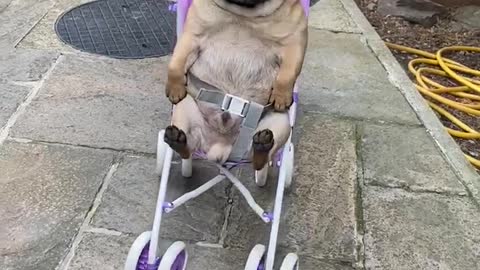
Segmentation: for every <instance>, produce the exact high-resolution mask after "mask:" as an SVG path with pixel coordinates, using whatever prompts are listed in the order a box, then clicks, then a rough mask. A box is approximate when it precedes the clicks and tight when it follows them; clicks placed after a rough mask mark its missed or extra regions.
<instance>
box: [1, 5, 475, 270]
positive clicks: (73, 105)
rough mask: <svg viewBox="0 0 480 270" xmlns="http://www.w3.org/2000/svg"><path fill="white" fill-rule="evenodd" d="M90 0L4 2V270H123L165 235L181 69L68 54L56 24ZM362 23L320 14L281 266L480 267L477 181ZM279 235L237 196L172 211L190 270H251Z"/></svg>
mask: <svg viewBox="0 0 480 270" xmlns="http://www.w3.org/2000/svg"><path fill="white" fill-rule="evenodd" d="M80 2H82V0H13V1H10V0H0V126H1V127H2V129H1V130H0V143H1V146H0V217H1V218H0V269H3V270H14V269H15V270H17V269H18V270H30V269H31V270H44V269H45V270H53V269H61V270H64V269H71V270H74V269H95V270H97V269H98V270H108V269H115V270H118V269H121V267H122V265H123V262H124V260H125V256H126V254H127V252H128V249H129V247H130V245H131V243H132V241H133V240H134V239H135V237H136V236H137V235H138V234H140V233H141V232H143V231H145V230H149V228H150V224H151V219H152V212H153V209H154V204H155V200H156V189H157V185H158V181H157V179H156V178H155V176H154V175H153V165H154V152H155V144H156V133H157V131H158V130H159V129H160V128H162V127H165V126H166V125H167V123H168V119H169V104H168V102H167V101H166V99H165V98H164V95H163V84H164V80H165V66H166V63H167V61H168V59H167V58H164V59H150V60H112V59H108V58H105V57H98V56H94V55H89V54H84V53H80V52H77V51H74V50H73V49H71V48H68V47H67V46H65V45H62V44H61V43H60V42H59V41H58V40H57V39H56V36H55V34H54V32H53V30H52V25H53V22H54V20H55V19H56V18H57V16H58V15H59V14H60V13H61V12H62V11H64V10H66V9H67V8H70V7H72V6H75V5H77V4H79V3H80ZM352 14H353V15H352ZM355 14H356V15H355ZM358 14H359V13H358V10H355V8H354V5H353V4H352V2H351V0H321V1H320V3H318V4H316V5H315V6H314V7H313V9H312V11H311V19H310V42H309V48H308V53H307V57H306V63H305V66H304V69H303V75H302V78H301V84H300V85H301V113H300V116H299V125H298V127H297V129H296V132H297V134H296V140H297V141H298V143H297V155H296V174H295V182H294V186H293V188H292V190H291V192H290V193H289V194H288V195H287V198H286V204H285V213H284V217H283V222H282V232H281V241H280V251H279V254H280V255H283V254H286V252H291V251H296V252H298V253H299V254H300V256H301V269H307V270H323V269H325V270H329V269H342V270H347V269H392V270H400V269H405V270H407V269H408V270H412V269H461V270H469V269H472V270H473V269H480V212H479V204H478V201H477V200H475V198H478V196H477V195H478V193H476V190H475V187H477V186H478V183H475V182H468V181H467V180H465V179H466V178H465V177H463V176H464V175H465V173H464V171H465V170H462V171H461V172H458V170H457V169H455V170H454V169H452V168H453V167H452V166H451V165H450V164H451V163H452V162H453V161H452V160H453V159H452V158H449V159H448V160H449V162H448V163H447V161H446V159H444V158H443V157H444V155H443V154H442V152H441V149H445V146H444V145H443V144H442V143H441V142H437V143H436V141H434V140H433V139H432V137H431V136H430V135H429V134H428V133H427V132H426V129H425V127H424V126H423V125H424V124H422V123H424V121H420V120H421V119H422V117H418V116H417V114H416V113H415V112H414V110H413V109H412V107H411V106H410V105H409V103H408V102H407V99H406V98H405V97H404V95H402V93H401V91H399V89H397V87H395V86H393V84H392V82H391V80H390V79H389V78H390V77H391V75H392V74H391V73H389V72H387V71H388V70H389V69H388V68H387V70H386V67H385V66H386V64H385V63H383V62H381V60H379V59H382V58H381V57H379V56H377V55H376V53H374V52H375V50H374V49H372V48H373V47H372V46H371V44H379V43H378V42H379V40H375V35H372V34H371V32H368V31H367V32H366V31H365V28H364V27H363V28H362V27H359V25H361V24H363V25H365V21H364V18H361V16H359V15H358ZM362 20H363V21H362ZM369 31H371V29H370V30H369ZM372 37H373V38H372ZM388 65H394V67H397V66H396V64H394V63H390V64H387V66H388ZM397 70H400V69H398V67H397ZM402 76H403V75H402ZM406 96H408V94H406ZM413 108H415V107H413ZM415 111H419V109H418V108H416V109H415ZM420 112H421V110H420ZM419 115H420V114H419ZM429 130H430V129H429ZM431 133H432V132H431ZM439 136H440V137H441V136H443V135H439ZM434 137H435V135H434ZM461 162H463V161H461ZM461 162H460V163H458V162H457V163H458V164H464V163H461ZM453 163H455V162H453ZM453 163H452V164H453ZM457 168H458V167H457ZM466 168H468V169H469V170H471V168H469V167H466ZM194 170H195V173H194V174H195V177H194V179H192V180H188V181H187V180H184V179H182V178H181V177H179V176H178V175H179V173H178V164H177V165H175V166H174V175H175V178H176V179H175V180H174V181H171V186H172V188H171V193H170V194H169V197H175V196H176V195H178V194H180V193H181V192H183V191H185V190H188V189H192V188H194V187H195V186H197V185H199V184H200V183H201V182H202V181H204V180H206V179H207V178H208V177H209V176H211V175H212V174H213V173H214V172H215V171H214V170H212V168H211V167H209V165H208V164H205V163H197V164H196V166H195V168H194ZM455 172H457V173H455ZM236 173H238V174H240V175H241V176H243V177H244V179H245V183H246V184H247V185H248V186H249V187H250V188H251V190H252V191H253V193H254V194H255V195H256V197H257V198H258V200H259V201H260V202H261V203H262V204H264V205H266V206H268V205H271V199H272V196H273V192H272V191H273V189H274V184H273V183H272V182H270V184H269V186H268V187H267V188H266V189H258V188H255V187H254V185H253V184H252V183H253V181H252V180H251V178H252V175H251V172H249V171H248V170H243V171H237V172H236ZM459 176H462V177H459ZM473 179H474V180H475V181H479V180H478V178H473ZM472 183H473V184H472ZM465 186H468V187H469V189H466V188H465ZM267 230H268V227H266V226H265V225H263V224H261V222H260V221H259V220H258V219H257V218H256V217H255V216H254V215H253V214H252V213H251V212H250V210H249V209H248V206H246V204H245V202H244V201H243V200H242V199H241V198H239V194H238V192H237V191H236V190H235V189H232V187H231V186H230V185H226V184H225V185H223V186H222V185H221V186H219V187H217V188H216V189H214V190H213V191H212V192H209V193H206V194H205V195H203V196H202V197H200V198H198V200H196V201H193V202H191V203H189V204H187V205H186V206H185V207H182V208H180V209H179V211H178V212H175V213H173V214H171V215H170V216H169V217H168V218H167V219H166V220H165V230H164V231H163V234H162V239H163V240H164V241H163V244H162V245H166V244H168V243H169V242H170V241H172V240H184V241H186V242H188V243H189V250H190V254H191V261H190V264H189V268H188V269H189V270H206V269H208V270H231V269H242V265H243V264H244V262H245V261H246V258H247V254H248V251H249V249H250V248H251V247H252V246H253V245H254V244H256V243H258V242H260V243H262V242H264V241H265V240H266V237H265V236H266V235H267V232H268V231H267Z"/></svg>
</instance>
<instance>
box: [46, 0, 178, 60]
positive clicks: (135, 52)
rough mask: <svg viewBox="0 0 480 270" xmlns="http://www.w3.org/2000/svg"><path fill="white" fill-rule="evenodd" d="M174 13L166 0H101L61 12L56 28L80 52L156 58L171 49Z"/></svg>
mask: <svg viewBox="0 0 480 270" xmlns="http://www.w3.org/2000/svg"><path fill="white" fill-rule="evenodd" d="M175 16H176V15H175V13H174V12H171V11H169V9H168V2H167V0H100V1H95V2H90V3H86V4H83V5H81V6H78V7H75V8H73V9H71V10H69V11H67V12H66V13H64V14H63V15H62V16H61V17H60V18H59V19H58V20H57V22H56V24H55V31H56V32H57V35H58V36H59V37H60V39H61V40H62V41H63V42H65V43H68V44H70V45H71V46H73V47H74V48H76V49H78V50H81V51H85V52H90V53H96V54H102V55H107V56H110V57H114V58H135V59H138V58H147V57H159V56H165V55H168V54H169V53H171V52H172V51H173V46H174V45H175V38H176V30H175V23H176V17H175Z"/></svg>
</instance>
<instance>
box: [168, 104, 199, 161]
mask: <svg viewBox="0 0 480 270" xmlns="http://www.w3.org/2000/svg"><path fill="white" fill-rule="evenodd" d="M200 115H201V114H200V111H199V110H198V107H197V104H196V103H195V100H193V98H192V97H191V96H189V95H187V96H186V97H185V98H184V99H182V100H181V101H180V102H179V103H177V105H175V108H174V110H173V114H172V124H171V125H170V126H168V127H167V128H166V129H165V142H166V143H167V144H168V145H169V146H170V147H171V148H172V149H173V150H174V151H175V152H177V153H178V154H179V155H180V157H181V158H182V159H188V158H190V155H191V154H192V149H193V148H194V146H195V145H196V142H195V141H194V140H197V139H198V138H193V137H192V136H190V137H189V136H187V134H189V133H190V129H191V126H192V125H191V124H192V121H196V117H199V116H200ZM189 146H190V147H189Z"/></svg>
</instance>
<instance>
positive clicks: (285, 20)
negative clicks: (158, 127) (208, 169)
mask: <svg viewBox="0 0 480 270" xmlns="http://www.w3.org/2000/svg"><path fill="white" fill-rule="evenodd" d="M306 46H307V18H306V14H305V12H304V10H303V8H302V5H301V3H300V0H193V3H192V5H191V6H190V8H189V10H188V13H187V16H186V20H185V24H184V29H183V33H182V34H181V36H180V37H179V39H178V41H177V44H176V46H175V48H174V51H173V54H172V56H171V59H170V62H169V65H168V75H167V76H168V78H167V83H166V96H167V97H168V99H169V100H170V102H171V103H173V104H175V105H176V106H175V107H174V110H173V115H172V122H171V125H170V126H168V127H167V128H166V130H165V137H164V140H165V142H166V143H167V144H168V145H169V146H170V147H171V148H172V149H173V150H174V151H176V152H177V153H178V154H179V155H180V156H181V157H182V158H183V159H188V158H190V157H191V155H192V153H193V152H194V151H197V150H200V151H202V152H204V153H205V154H206V157H207V159H208V160H212V161H216V162H219V163H224V162H225V161H226V160H227V159H228V157H229V155H230V153H231V151H232V146H233V144H234V142H235V140H236V139H237V137H238V133H239V126H240V124H241V121H242V119H241V117H240V116H237V115H234V114H231V113H229V112H228V111H223V110H222V108H220V107H219V106H214V105H212V104H209V103H206V102H200V101H198V100H196V99H195V97H196V95H197V93H198V91H199V90H200V89H198V88H199V87H198V86H197V85H196V84H195V83H193V78H196V80H200V81H202V82H204V83H206V84H208V85H211V86H214V87H215V88H216V89H220V91H223V92H224V93H225V94H231V95H234V96H237V97H240V98H243V99H245V100H248V101H252V102H256V103H258V104H261V105H265V106H266V105H268V104H270V105H271V107H272V110H271V111H269V112H267V113H266V114H264V116H263V117H262V118H261V119H260V121H259V124H258V127H257V129H256V131H255V133H254V136H253V138H252V145H251V149H252V151H251V154H252V156H251V161H252V163H253V167H254V169H255V170H261V169H262V168H264V167H265V166H266V164H267V163H268V162H269V161H270V160H271V159H272V158H273V156H274V154H275V153H276V152H277V151H278V150H279V149H280V148H281V147H282V146H283V145H284V144H285V143H286V141H287V140H288V137H289V135H290V131H291V128H290V124H289V118H288V108H289V107H290V106H291V104H292V102H293V98H292V96H293V87H294V84H295V81H296V79H297V77H298V76H299V74H300V71H301V69H302V65H303V60H304V56H305V50H306Z"/></svg>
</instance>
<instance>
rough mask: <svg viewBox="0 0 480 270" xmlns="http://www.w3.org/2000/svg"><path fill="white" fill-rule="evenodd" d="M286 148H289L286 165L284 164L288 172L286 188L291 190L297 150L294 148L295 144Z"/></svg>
mask: <svg viewBox="0 0 480 270" xmlns="http://www.w3.org/2000/svg"><path fill="white" fill-rule="evenodd" d="M285 147H288V152H287V153H288V154H287V156H286V157H285V164H282V165H283V166H285V170H286V178H285V188H289V187H290V185H291V184H292V179H293V165H294V163H295V157H294V153H295V151H294V150H295V149H294V147H293V144H292V143H290V144H289V145H287V146H285Z"/></svg>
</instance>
